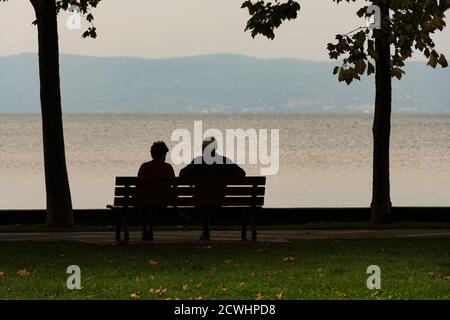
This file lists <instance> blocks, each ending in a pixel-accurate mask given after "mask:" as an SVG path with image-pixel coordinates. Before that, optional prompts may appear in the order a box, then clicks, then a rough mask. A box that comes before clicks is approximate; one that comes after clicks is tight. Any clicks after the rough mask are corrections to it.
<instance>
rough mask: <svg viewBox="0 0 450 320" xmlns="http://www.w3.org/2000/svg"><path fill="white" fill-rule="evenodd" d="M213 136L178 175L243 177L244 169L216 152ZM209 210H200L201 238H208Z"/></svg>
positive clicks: (209, 237) (205, 141)
mask: <svg viewBox="0 0 450 320" xmlns="http://www.w3.org/2000/svg"><path fill="white" fill-rule="evenodd" d="M215 147H216V141H215V139H214V137H211V138H208V139H205V140H204V141H203V144H202V151H203V154H202V156H199V157H197V158H195V159H194V160H192V162H191V163H190V164H188V165H187V166H186V167H184V168H183V169H181V171H180V177H245V174H246V173H245V171H244V169H242V168H241V167H239V166H238V165H237V164H235V163H233V162H232V161H231V160H230V159H228V158H227V157H224V156H222V155H219V154H216V150H215ZM211 211H212V209H210V210H201V216H202V225H203V233H202V235H201V237H200V239H201V240H210V239H211V236H210V230H209V220H210V216H211Z"/></svg>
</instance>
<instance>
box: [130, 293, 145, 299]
mask: <svg viewBox="0 0 450 320" xmlns="http://www.w3.org/2000/svg"><path fill="white" fill-rule="evenodd" d="M141 295H142V292H140V291H137V292H133V293H132V294H131V298H133V299H140V298H141Z"/></svg>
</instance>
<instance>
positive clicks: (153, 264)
mask: <svg viewBox="0 0 450 320" xmlns="http://www.w3.org/2000/svg"><path fill="white" fill-rule="evenodd" d="M147 262H148V264H149V265H152V266H156V265H157V264H159V261H158V260H152V259H150V260H148V261H147Z"/></svg>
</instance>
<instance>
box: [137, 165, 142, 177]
mask: <svg viewBox="0 0 450 320" xmlns="http://www.w3.org/2000/svg"><path fill="white" fill-rule="evenodd" d="M143 174H144V163H143V164H141V166H140V167H139V171H138V174H137V176H138V177H142V176H143Z"/></svg>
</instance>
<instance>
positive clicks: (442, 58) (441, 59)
mask: <svg viewBox="0 0 450 320" xmlns="http://www.w3.org/2000/svg"><path fill="white" fill-rule="evenodd" d="M438 62H439V64H440V65H441V67H442V68H447V67H448V62H447V59H446V58H445V56H444V55H443V54H441V56H440V57H439V61H438Z"/></svg>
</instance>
